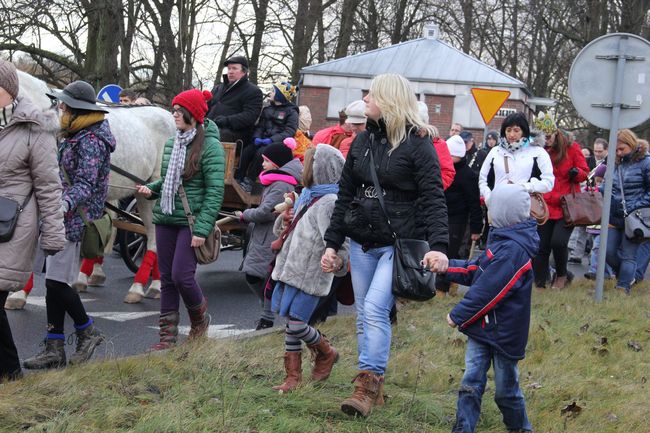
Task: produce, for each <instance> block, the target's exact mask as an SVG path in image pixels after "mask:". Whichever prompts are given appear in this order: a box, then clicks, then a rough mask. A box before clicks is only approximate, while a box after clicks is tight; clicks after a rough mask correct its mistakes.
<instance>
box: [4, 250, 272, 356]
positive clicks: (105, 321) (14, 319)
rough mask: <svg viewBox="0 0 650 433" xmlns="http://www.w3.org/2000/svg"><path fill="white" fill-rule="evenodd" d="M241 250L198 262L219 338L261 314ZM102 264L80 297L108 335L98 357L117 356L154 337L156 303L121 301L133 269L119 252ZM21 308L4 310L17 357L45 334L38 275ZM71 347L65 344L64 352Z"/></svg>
mask: <svg viewBox="0 0 650 433" xmlns="http://www.w3.org/2000/svg"><path fill="white" fill-rule="evenodd" d="M241 257H242V254H241V251H224V252H222V253H221V255H220V257H219V260H217V262H215V263H213V264H210V265H205V266H200V267H199V272H198V282H199V284H200V285H201V287H202V288H203V290H204V293H205V295H206V296H207V298H208V303H209V312H210V314H211V315H212V325H211V326H210V336H212V337H223V336H229V335H234V334H238V333H243V332H249V331H252V330H253V328H254V327H255V321H256V320H257V319H258V318H259V312H260V308H259V302H258V300H257V297H256V296H255V295H254V294H253V293H252V292H251V291H250V290H249V289H248V287H247V285H246V281H245V279H244V277H243V274H242V273H241V272H238V271H237V269H238V268H239V264H240V262H241ZM104 269H105V272H106V275H107V282H106V285H105V286H104V287H90V288H89V291H88V292H87V293H82V295H81V298H82V301H83V303H84V305H85V307H86V311H87V312H88V314H89V315H91V316H93V317H94V318H95V321H96V324H97V326H98V327H99V328H100V329H101V330H102V331H103V332H104V333H105V334H106V336H107V344H104V345H102V346H100V348H99V349H98V352H97V354H96V355H95V356H96V357H120V356H126V355H133V354H137V353H142V352H144V351H146V350H147V348H148V347H149V346H151V344H153V343H154V342H156V341H158V340H157V338H158V328H157V325H158V314H159V308H160V302H159V301H158V300H154V299H145V300H144V301H143V302H142V303H140V304H125V303H123V302H122V299H123V298H124V295H125V294H126V292H127V290H128V288H129V287H130V285H131V282H132V278H133V274H132V273H131V272H130V271H129V270H128V269H127V268H126V266H125V265H124V263H123V262H122V260H121V259H120V258H119V257H118V256H117V255H114V256H111V257H108V258H106V260H105V265H104ZM27 302H28V303H27V306H26V308H25V309H24V310H22V311H7V315H8V316H9V322H10V323H11V329H12V331H13V334H14V340H15V342H16V345H17V347H18V353H19V355H20V357H21V359H25V358H27V357H29V356H31V355H33V354H34V353H36V352H38V351H39V350H40V349H39V344H40V342H41V340H42V338H43V336H44V334H45V326H46V317H45V287H44V281H43V279H42V278H38V277H37V278H36V280H35V283H34V290H33V291H32V293H31V295H30V297H29V298H28V300H27ZM65 332H66V335H68V334H72V333H73V332H74V328H73V327H72V320H71V319H70V317H66V329H65ZM180 332H181V334H185V335H187V333H188V332H189V319H188V318H187V314H186V313H185V312H184V311H183V312H182V314H181V328H180ZM72 350H73V348H72V347H69V348H68V352H71V351H72Z"/></svg>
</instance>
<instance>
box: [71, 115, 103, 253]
mask: <svg viewBox="0 0 650 433" xmlns="http://www.w3.org/2000/svg"><path fill="white" fill-rule="evenodd" d="M114 150H115V138H114V137H113V134H112V133H111V130H110V128H109V126H108V121H107V120H104V121H102V122H98V123H95V124H94V125H91V126H89V127H88V128H85V129H82V130H81V131H79V132H77V133H76V134H75V135H74V136H72V137H70V138H66V139H64V140H63V141H61V143H59V167H60V168H61V169H65V171H66V173H67V174H68V177H69V178H70V183H71V184H70V183H68V181H66V179H65V176H64V175H63V170H60V172H59V175H60V176H61V183H62V184H63V197H62V199H63V200H65V201H67V202H68V204H69V205H70V207H69V209H70V210H69V211H68V212H66V214H65V218H64V223H65V237H66V238H67V239H68V240H70V241H76V242H78V241H80V240H81V234H82V232H83V228H84V223H83V220H82V219H81V215H80V213H79V208H81V209H84V210H85V211H86V214H87V216H88V219H89V220H95V219H98V218H100V217H101V216H102V214H103V212H104V201H105V200H106V195H107V194H108V174H109V172H110V170H111V168H110V164H111V152H113V151H114Z"/></svg>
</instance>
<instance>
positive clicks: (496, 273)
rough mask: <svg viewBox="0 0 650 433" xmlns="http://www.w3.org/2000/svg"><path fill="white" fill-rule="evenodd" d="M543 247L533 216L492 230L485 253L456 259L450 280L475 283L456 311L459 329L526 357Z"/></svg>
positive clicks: (512, 355)
mask: <svg viewBox="0 0 650 433" xmlns="http://www.w3.org/2000/svg"><path fill="white" fill-rule="evenodd" d="M538 246H539V236H538V235H537V223H536V222H535V220H533V219H530V218H529V219H527V220H525V221H523V222H520V223H518V224H516V225H513V226H509V227H502V228H491V229H490V236H489V238H488V243H487V248H486V249H485V252H484V253H483V254H481V256H480V257H478V258H477V259H474V260H450V261H449V269H448V270H447V274H446V278H447V280H448V281H451V282H456V283H459V284H463V285H466V286H470V289H469V291H468V292H467V293H466V294H465V297H464V298H463V299H462V300H461V301H460V302H459V303H458V305H456V306H455V307H454V309H453V310H452V311H451V313H450V316H451V320H453V321H454V323H456V324H457V325H458V329H459V330H460V331H461V332H463V333H464V334H466V335H467V336H468V337H472V338H473V339H475V340H478V341H479V342H481V343H483V344H487V345H490V346H492V347H493V348H494V349H495V350H497V351H499V352H500V353H502V354H503V355H504V356H506V357H508V358H510V359H514V360H518V359H523V358H524V356H525V352H526V344H527V343H528V328H529V325H530V302H531V291H532V287H533V271H532V258H533V257H534V256H535V255H536V254H537V249H538Z"/></svg>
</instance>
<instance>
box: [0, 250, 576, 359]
mask: <svg viewBox="0 0 650 433" xmlns="http://www.w3.org/2000/svg"><path fill="white" fill-rule="evenodd" d="M241 261H242V253H241V251H222V252H221V254H220V256H219V259H218V260H217V261H216V262H215V263H212V264H210V265H203V266H199V268H198V282H199V284H200V285H201V287H202V288H203V291H204V294H205V296H206V297H207V299H208V304H209V306H208V311H209V313H210V314H211V315H212V323H211V325H210V330H209V336H210V337H211V338H225V337H229V336H234V335H240V334H243V333H249V332H252V331H253V330H254V328H255V322H256V321H257V320H258V319H259V316H260V311H261V307H260V303H259V301H258V299H257V297H256V296H255V295H254V294H253V293H252V292H251V291H250V289H249V288H248V286H247V285H246V280H245V278H244V274H243V273H241V272H239V271H238V269H239V265H240V263H241ZM585 262H586V260H585ZM569 269H570V270H571V271H573V272H574V274H575V275H576V277H578V278H581V277H582V275H583V273H584V272H586V270H587V265H586V264H585V265H581V266H580V265H573V264H569ZM104 271H105V273H106V275H107V280H106V284H105V285H104V286H103V287H89V289H88V292H86V293H82V294H81V299H82V301H83V303H84V305H85V307H86V311H87V312H88V314H89V315H90V316H92V317H93V318H94V319H95V323H96V325H97V326H98V327H99V328H100V329H101V330H102V332H103V333H104V334H105V336H106V342H105V343H104V344H102V345H101V346H99V348H98V349H97V351H96V352H95V355H94V358H95V359H102V358H107V359H113V358H116V357H124V356H129V355H135V354H141V353H144V352H146V351H147V349H148V348H149V347H150V346H151V345H152V344H154V343H156V342H157V341H158V314H159V308H160V302H159V300H155V299H146V298H145V299H144V300H143V302H141V303H139V304H125V303H124V302H123V301H122V300H123V298H124V296H125V295H126V293H127V291H128V289H129V287H130V286H131V283H132V279H133V273H131V272H130V271H129V270H128V269H127V267H126V265H125V264H124V263H123V262H122V259H121V258H120V257H119V256H118V255H117V254H116V253H114V254H112V255H111V256H110V257H107V258H106V259H105V261H104ZM353 311H354V309H353V307H344V306H341V305H339V314H352V313H353ZM7 315H8V317H9V322H10V324H11V329H12V332H13V335H14V341H15V342H16V346H17V347H18V354H19V356H20V358H21V360H24V359H25V358H28V357H30V356H32V355H34V354H36V353H38V352H39V351H40V350H41V343H42V341H43V338H44V336H45V329H46V315H45V286H44V281H43V278H42V277H38V276H37V277H36V278H35V282H34V289H33V291H32V293H31V295H30V296H29V298H28V300H27V306H26V307H25V309H24V310H19V311H7ZM180 325H181V326H180V334H181V336H180V337H181V338H185V336H186V335H187V333H188V332H189V319H188V317H187V314H186V312H185V311H184V310H183V309H182V304H181V324H180ZM275 326H276V327H278V326H284V323H283V321H282V320H276V323H275ZM352 331H353V330H350V332H352ZM65 333H66V335H67V336H72V334H73V333H74V328H73V326H72V320H71V319H70V317H66V327H65ZM68 341H69V344H70V345H69V346H67V348H66V351H67V352H68V354H71V353H72V352H73V351H74V346H73V345H72V344H73V340H72V339H71V338H70V339H69V340H68Z"/></svg>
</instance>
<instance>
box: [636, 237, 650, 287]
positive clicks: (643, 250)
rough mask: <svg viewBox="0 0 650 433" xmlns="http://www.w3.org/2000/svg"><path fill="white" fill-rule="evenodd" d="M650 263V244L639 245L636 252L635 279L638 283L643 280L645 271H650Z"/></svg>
mask: <svg viewBox="0 0 650 433" xmlns="http://www.w3.org/2000/svg"><path fill="white" fill-rule="evenodd" d="M648 263H650V242H644V243H642V244H641V245H639V249H638V250H637V252H636V271H635V272H634V279H636V280H637V281H641V280H643V278H644V277H645V271H646V269H648Z"/></svg>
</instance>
